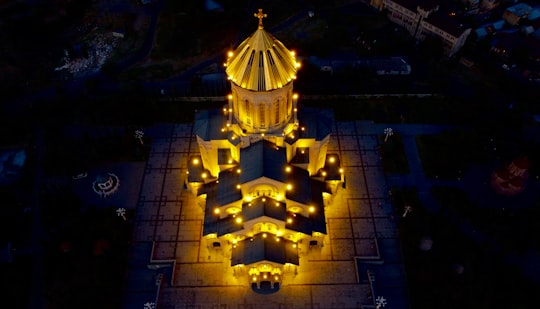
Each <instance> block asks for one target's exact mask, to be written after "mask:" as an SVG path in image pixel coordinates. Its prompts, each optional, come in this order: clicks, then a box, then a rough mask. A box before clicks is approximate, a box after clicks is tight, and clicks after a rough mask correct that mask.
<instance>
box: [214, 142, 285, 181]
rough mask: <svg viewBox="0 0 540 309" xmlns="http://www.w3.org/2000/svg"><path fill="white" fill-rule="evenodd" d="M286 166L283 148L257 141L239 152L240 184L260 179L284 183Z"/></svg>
mask: <svg viewBox="0 0 540 309" xmlns="http://www.w3.org/2000/svg"><path fill="white" fill-rule="evenodd" d="M286 164H287V154H286V152H285V148H281V147H276V146H275V145H274V144H272V143H271V142H269V141H266V140H263V141H258V142H256V143H254V144H251V146H250V147H247V148H242V149H241V151H240V169H241V170H242V173H241V174H240V182H241V183H246V182H249V181H252V180H255V179H258V178H260V177H267V178H270V179H274V180H276V181H280V182H285V181H286V180H287V175H286V173H285V165H286ZM220 178H221V175H220Z"/></svg>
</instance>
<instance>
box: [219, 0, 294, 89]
mask: <svg viewBox="0 0 540 309" xmlns="http://www.w3.org/2000/svg"><path fill="white" fill-rule="evenodd" d="M265 16H266V14H262V10H261V9H259V14H255V17H258V18H259V28H258V29H257V31H255V32H254V33H253V34H252V35H251V36H249V37H248V38H247V39H246V40H244V41H243V42H242V43H241V44H240V45H239V46H238V47H237V48H236V50H235V51H234V52H232V53H229V58H228V59H227V63H226V66H227V68H226V70H225V72H226V73H227V76H228V77H229V79H230V80H232V81H233V82H234V83H235V84H236V85H238V86H240V87H242V88H244V89H249V90H254V91H269V90H273V89H278V88H281V87H283V86H284V85H286V84H288V83H289V82H291V81H292V80H293V79H295V78H296V70H297V68H298V64H297V62H296V59H295V55H294V52H292V51H290V50H288V49H287V48H286V47H285V45H283V43H281V42H280V41H278V40H277V39H276V38H275V37H274V36H273V35H271V34H270V33H268V32H267V31H266V30H264V28H263V26H262V17H265Z"/></svg>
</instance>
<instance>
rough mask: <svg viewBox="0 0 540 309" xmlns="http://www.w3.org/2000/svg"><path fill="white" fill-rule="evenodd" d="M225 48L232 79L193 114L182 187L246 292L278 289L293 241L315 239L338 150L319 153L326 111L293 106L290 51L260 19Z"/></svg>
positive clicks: (208, 238)
mask: <svg viewBox="0 0 540 309" xmlns="http://www.w3.org/2000/svg"><path fill="white" fill-rule="evenodd" d="M254 15H255V17H257V18H258V19H259V24H258V28H257V30H256V31H255V32H254V33H252V34H251V35H250V36H249V37H248V38H247V39H245V40H244V41H243V42H242V43H241V44H240V45H239V46H238V47H237V48H236V50H234V51H232V52H229V54H228V57H227V61H226V63H225V67H226V69H225V72H226V74H227V76H228V78H229V80H230V81H231V93H230V94H229V95H228V102H227V104H226V105H225V106H224V107H223V109H220V110H201V111H197V112H196V115H195V123H194V134H195V136H196V139H197V143H198V147H199V152H200V155H197V156H193V157H191V158H190V160H189V163H188V177H187V180H186V186H187V187H188V188H189V189H190V190H191V191H192V192H193V194H195V195H196V196H197V201H198V203H199V205H200V206H201V207H202V209H203V210H204V223H203V228H202V236H203V238H204V240H205V242H206V246H207V248H208V250H225V251H227V252H230V260H231V263H230V267H233V268H234V269H235V270H238V273H244V274H247V278H248V281H249V282H246V285H250V286H251V287H252V289H253V290H254V291H257V292H261V291H266V292H268V293H271V292H273V291H277V290H279V288H280V286H281V284H282V276H283V274H284V273H286V272H294V271H296V270H297V268H296V266H298V265H299V263H300V258H299V243H302V244H304V245H306V244H307V245H309V246H310V247H314V248H316V247H320V246H322V245H323V241H324V238H325V237H326V235H327V223H326V217H325V209H326V208H327V207H329V205H330V202H331V199H332V196H333V194H334V193H335V192H336V190H337V188H338V186H339V185H340V184H342V183H343V182H344V176H343V175H344V174H343V169H342V168H341V167H340V158H339V156H338V155H337V154H332V153H327V148H328V143H329V140H330V133H331V129H332V123H333V114H332V112H331V111H330V110H327V109H311V108H302V109H300V108H299V106H298V94H296V93H294V89H293V82H294V80H295V79H296V74H297V71H298V69H299V68H300V63H299V62H298V61H297V60H296V57H295V53H294V52H293V51H291V50H288V49H287V48H286V47H285V46H284V45H283V44H282V43H281V42H280V41H279V40H277V39H276V38H275V37H274V36H273V35H272V34H270V33H269V32H268V31H266V30H265V29H264V27H263V18H264V17H266V14H263V12H262V10H261V9H259V12H258V13H255V14H254Z"/></svg>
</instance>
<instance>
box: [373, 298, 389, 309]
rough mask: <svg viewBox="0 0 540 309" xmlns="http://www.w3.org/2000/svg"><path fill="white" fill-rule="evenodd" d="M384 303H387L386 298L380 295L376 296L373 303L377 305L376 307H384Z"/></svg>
mask: <svg viewBox="0 0 540 309" xmlns="http://www.w3.org/2000/svg"><path fill="white" fill-rule="evenodd" d="M386 304H387V302H386V298H384V297H382V296H377V298H376V299H375V305H376V306H377V307H376V308H377V309H381V308H384V307H386Z"/></svg>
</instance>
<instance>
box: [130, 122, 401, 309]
mask: <svg viewBox="0 0 540 309" xmlns="http://www.w3.org/2000/svg"><path fill="white" fill-rule="evenodd" d="M364 126H366V124H364V123H361V122H337V123H335V124H334V130H333V133H332V136H331V141H330V144H329V147H328V153H336V154H339V156H340V158H341V162H342V166H343V168H344V169H345V177H346V184H345V186H344V187H339V188H338V191H337V194H336V195H335V197H334V199H333V201H332V203H331V204H330V205H329V206H327V208H326V216H327V224H328V225H327V227H328V235H327V236H326V237H325V240H324V245H323V246H322V247H320V248H310V247H309V246H308V245H307V244H301V245H300V266H299V267H290V269H288V270H287V271H286V273H285V274H284V276H283V282H282V288H281V289H280V291H279V292H277V293H275V294H273V295H272V296H271V297H269V296H265V295H260V294H257V293H253V292H252V291H251V290H250V288H249V286H248V277H247V274H246V273H245V270H242V269H232V268H231V267H230V252H229V251H228V250H225V249H214V248H212V247H211V246H207V244H206V242H205V240H204V239H202V238H201V229H202V221H203V211H202V208H201V207H200V206H199V205H198V203H197V200H196V198H195V197H194V196H193V195H192V193H191V192H188V191H187V190H185V188H184V187H183V182H184V179H185V175H186V171H187V162H188V158H189V157H190V156H191V155H193V154H197V153H198V146H197V144H196V139H195V138H194V137H193V136H192V133H191V132H192V125H191V124H179V125H172V124H166V125H161V126H156V127H153V128H149V129H147V130H145V136H150V137H151V138H152V141H153V143H152V151H151V154H150V158H149V160H148V164H147V167H146V169H145V172H144V179H143V185H142V187H141V193H140V196H139V203H138V206H137V218H136V222H135V232H134V233H135V234H134V247H135V246H136V245H138V244H141V245H142V244H145V243H153V244H154V246H153V248H152V249H148V248H150V247H147V250H146V251H144V250H139V251H138V252H137V253H136V254H139V255H141V254H148V257H147V258H150V254H152V256H151V259H152V263H153V264H159V263H162V264H163V263H166V262H170V261H173V264H172V265H174V266H172V267H174V270H173V272H170V273H171V276H172V278H167V279H166V280H165V281H164V282H165V283H164V284H163V285H162V286H161V292H160V298H159V306H160V308H188V307H189V308H262V307H261V304H265V305H264V308H340V309H343V308H362V307H363V308H369V307H372V308H373V305H374V299H375V298H376V297H377V296H383V297H385V298H386V299H387V301H388V304H389V308H392V307H394V308H407V307H408V298H407V288H406V280H405V273H404V269H403V263H402V257H401V250H400V243H399V239H398V236H397V230H396V224H395V215H394V213H393V207H392V205H391V202H390V199H389V196H388V186H389V184H388V183H387V179H386V178H385V175H384V173H383V171H382V167H381V161H380V157H379V153H378V138H377V134H379V132H378V131H373V130H371V129H370V130H371V131H369V132H367V131H365V130H363V128H364ZM367 127H369V125H367ZM381 132H382V131H381ZM143 247H144V246H143ZM137 248H139V249H140V248H142V247H141V246H138V247H137ZM150 251H151V252H150ZM138 260H140V256H139V258H138ZM139 266H141V265H139ZM143 266H144V270H143V269H142V268H141V267H140V268H137V267H136V266H132V267H131V268H130V269H129V270H128V281H129V285H128V288H127V291H126V300H125V304H126V308H128V307H130V306H131V307H133V306H135V307H136V306H141V307H142V305H143V304H144V302H148V301H152V295H154V294H155V292H156V288H155V284H154V281H153V277H155V276H156V275H157V273H158V272H159V271H160V270H159V269H158V270H155V271H154V273H152V272H150V271H149V270H148V267H146V265H143ZM163 269H164V268H163ZM368 272H369V273H370V274H371V275H370V276H368ZM144 278H146V279H147V280H144ZM132 280H140V281H139V282H138V283H134V282H133V281H132ZM141 302H143V303H141Z"/></svg>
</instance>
